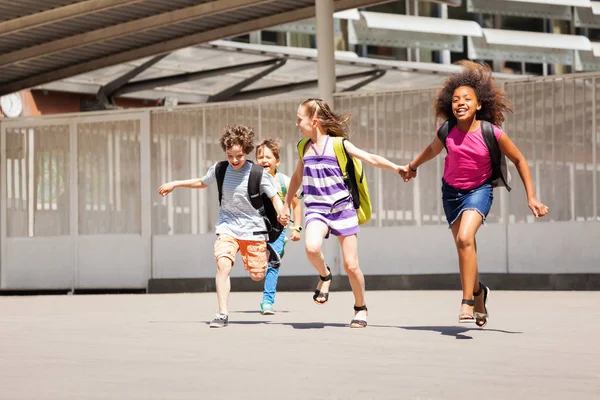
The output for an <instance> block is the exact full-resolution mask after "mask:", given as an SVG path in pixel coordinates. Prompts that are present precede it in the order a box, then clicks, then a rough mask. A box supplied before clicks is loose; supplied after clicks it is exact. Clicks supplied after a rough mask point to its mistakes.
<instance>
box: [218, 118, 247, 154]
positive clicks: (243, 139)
mask: <svg viewBox="0 0 600 400" xmlns="http://www.w3.org/2000/svg"><path fill="white" fill-rule="evenodd" d="M219 143H220V144H221V148H222V149H223V151H227V150H229V149H230V148H232V147H233V146H235V145H236V144H237V145H240V146H242V150H243V151H244V153H246V154H250V153H251V152H252V150H254V130H253V129H252V128H250V127H248V126H244V125H227V126H226V127H225V131H224V132H223V136H221V140H220V142H219Z"/></svg>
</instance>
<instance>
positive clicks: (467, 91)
mask: <svg viewBox="0 0 600 400" xmlns="http://www.w3.org/2000/svg"><path fill="white" fill-rule="evenodd" d="M479 110H481V104H479V100H478V99H477V95H476V94H475V90H473V88H472V87H470V86H461V87H458V88H456V90H455V91H454V94H453V95H452V113H453V114H454V116H455V117H456V120H457V121H471V120H473V119H474V118H475V114H476V113H477V111H479Z"/></svg>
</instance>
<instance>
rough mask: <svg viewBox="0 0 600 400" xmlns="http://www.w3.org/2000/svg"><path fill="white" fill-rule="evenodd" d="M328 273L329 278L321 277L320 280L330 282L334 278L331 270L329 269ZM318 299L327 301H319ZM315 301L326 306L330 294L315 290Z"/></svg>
mask: <svg viewBox="0 0 600 400" xmlns="http://www.w3.org/2000/svg"><path fill="white" fill-rule="evenodd" d="M326 267H327V266H326ZM327 271H329V275H327V276H320V275H319V279H321V280H322V281H323V282H327V281H330V280H331V278H332V275H331V270H330V269H329V267H327ZM317 299H325V301H317ZM313 300H314V301H315V303H317V304H325V303H327V300H329V292H327V293H323V292H321V291H320V290H319V289H317V290H315V294H314V295H313Z"/></svg>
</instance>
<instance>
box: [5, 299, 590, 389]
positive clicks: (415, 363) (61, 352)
mask: <svg viewBox="0 0 600 400" xmlns="http://www.w3.org/2000/svg"><path fill="white" fill-rule="evenodd" d="M492 290H493V288H492ZM311 296H312V293H309V292H305V293H297V292H283V293H279V294H278V295H277V304H276V310H277V314H276V315H274V316H269V317H265V316H261V315H260V314H259V313H258V311H257V310H258V304H259V301H260V294H259V293H235V292H234V293H232V294H231V297H230V310H231V311H230V325H229V327H227V328H224V329H209V328H208V325H207V322H208V321H209V320H210V319H212V317H213V316H214V314H215V311H216V295H215V294H214V293H198V294H169V295H89V296H86V295H79V296H78V295H75V296H31V297H0V398H2V399H10V400H18V399H217V398H218V399H237V398H244V399H276V398H278V399H355V398H356V399H358V398H361V399H468V398H481V399H511V400H514V399H565V398H573V399H575V398H577V399H595V398H600V361H599V356H600V344H599V338H600V307H598V305H600V293H599V292H508V291H492V293H491V296H490V301H489V308H490V314H491V319H490V322H489V324H488V326H487V327H486V328H484V329H483V330H482V329H479V328H477V327H476V326H475V325H474V324H471V325H464V324H460V325H459V324H458V323H457V316H458V311H459V305H460V297H461V296H460V292H459V291H371V292H367V304H368V307H369V327H368V328H366V329H362V330H361V329H350V328H348V327H347V325H348V323H349V322H350V320H351V319H352V315H353V311H352V305H353V303H352V295H351V293H350V292H333V293H332V294H331V297H330V301H329V303H328V304H326V305H324V306H317V305H315V304H314V303H313V302H312V298H311Z"/></svg>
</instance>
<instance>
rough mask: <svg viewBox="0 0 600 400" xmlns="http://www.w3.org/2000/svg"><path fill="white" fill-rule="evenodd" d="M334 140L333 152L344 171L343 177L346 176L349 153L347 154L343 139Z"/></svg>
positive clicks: (336, 138) (335, 138)
mask: <svg viewBox="0 0 600 400" xmlns="http://www.w3.org/2000/svg"><path fill="white" fill-rule="evenodd" d="M332 139H333V151H334V152H335V158H337V161H338V164H339V166H340V169H341V170H342V176H346V173H347V165H348V153H346V147H345V146H344V141H346V139H344V138H343V137H337V136H334V137H332Z"/></svg>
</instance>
